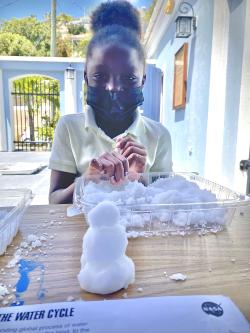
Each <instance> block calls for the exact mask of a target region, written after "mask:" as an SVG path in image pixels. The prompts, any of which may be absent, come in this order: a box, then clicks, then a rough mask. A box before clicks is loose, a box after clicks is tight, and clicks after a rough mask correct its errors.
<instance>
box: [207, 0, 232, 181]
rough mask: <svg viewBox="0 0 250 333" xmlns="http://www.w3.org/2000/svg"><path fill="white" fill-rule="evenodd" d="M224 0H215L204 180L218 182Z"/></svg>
mask: <svg viewBox="0 0 250 333" xmlns="http://www.w3.org/2000/svg"><path fill="white" fill-rule="evenodd" d="M229 18H230V13H229V7H228V2H227V0H220V1H216V0H215V1H214V20H213V38H212V53H211V71H210V87H209V104H208V120H207V138H206V141H207V144H206V155H205V177H206V178H209V179H211V180H213V181H217V182H220V181H221V176H222V175H221V172H222V170H223V165H222V152H223V137H224V116H225V101H226V98H225V97H226V77H227V55H228V37H229Z"/></svg>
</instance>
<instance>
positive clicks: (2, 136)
mask: <svg viewBox="0 0 250 333" xmlns="http://www.w3.org/2000/svg"><path fill="white" fill-rule="evenodd" d="M5 150H7V142H6V128H5V113H4V96H3V74H2V70H1V69H0V151H5Z"/></svg>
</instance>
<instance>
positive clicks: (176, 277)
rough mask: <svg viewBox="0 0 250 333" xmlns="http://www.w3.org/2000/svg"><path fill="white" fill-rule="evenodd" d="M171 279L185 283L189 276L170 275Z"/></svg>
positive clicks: (180, 274)
mask: <svg viewBox="0 0 250 333" xmlns="http://www.w3.org/2000/svg"><path fill="white" fill-rule="evenodd" d="M169 278H170V279H171V280H175V281H185V280H186V279H187V276H186V275H184V274H182V273H176V274H172V275H170V276H169Z"/></svg>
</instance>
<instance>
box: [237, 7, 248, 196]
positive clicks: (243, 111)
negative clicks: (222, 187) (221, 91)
mask: <svg viewBox="0 0 250 333" xmlns="http://www.w3.org/2000/svg"><path fill="white" fill-rule="evenodd" d="M249 39H250V2H249V1H246V16H245V35H244V49H243V59H242V76H241V92H240V106H239V121H238V133H237V147H236V158H235V169H234V170H235V172H234V188H235V189H236V190H237V191H239V192H242V193H245V191H246V186H247V172H246V171H244V172H243V171H240V168H239V164H240V161H241V160H248V159H249V151H250V56H249V55H250V43H249ZM249 177H250V172H249Z"/></svg>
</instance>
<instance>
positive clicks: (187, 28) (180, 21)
mask: <svg viewBox="0 0 250 333" xmlns="http://www.w3.org/2000/svg"><path fill="white" fill-rule="evenodd" d="M190 9H191V11H192V16H190V15H182V16H178V17H177V19H176V20H175V22H176V38H188V37H189V36H191V34H192V27H193V31H195V30H196V17H195V16H194V9H193V6H192V5H191V4H190V3H188V2H186V1H183V2H181V4H180V6H179V12H180V13H181V14H187V13H188V12H189V10H190Z"/></svg>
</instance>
